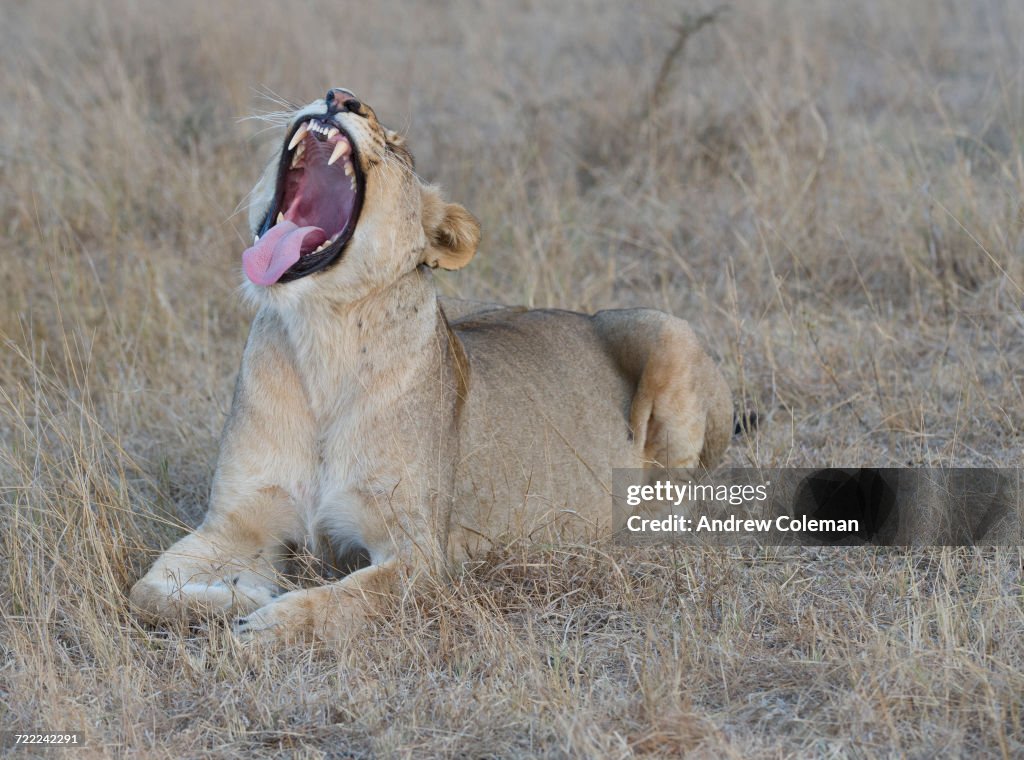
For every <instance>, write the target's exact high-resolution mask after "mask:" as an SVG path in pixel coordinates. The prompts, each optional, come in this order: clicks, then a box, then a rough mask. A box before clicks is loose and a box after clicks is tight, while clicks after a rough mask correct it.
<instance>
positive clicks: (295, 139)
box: [288, 121, 309, 150]
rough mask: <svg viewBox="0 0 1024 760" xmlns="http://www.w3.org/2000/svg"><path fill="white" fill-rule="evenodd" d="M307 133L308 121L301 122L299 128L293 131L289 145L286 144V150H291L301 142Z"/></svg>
mask: <svg viewBox="0 0 1024 760" xmlns="http://www.w3.org/2000/svg"><path fill="white" fill-rule="evenodd" d="M308 131H309V122H308V121H304V122H302V124H301V125H300V126H299V128H298V129H297V130H296V131H295V134H294V135H292V141H291V142H290V143H288V150H292V149H293V148H294V147H295V146H296V145H298V144H299V142H300V141H301V140H302V138H303V137H305V136H306V133H307V132H308Z"/></svg>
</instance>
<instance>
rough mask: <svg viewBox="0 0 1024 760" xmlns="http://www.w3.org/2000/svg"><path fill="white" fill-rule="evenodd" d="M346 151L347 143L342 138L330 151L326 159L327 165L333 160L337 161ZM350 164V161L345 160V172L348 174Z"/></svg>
mask: <svg viewBox="0 0 1024 760" xmlns="http://www.w3.org/2000/svg"><path fill="white" fill-rule="evenodd" d="M346 153H348V143H347V142H345V141H344V140H342V141H340V142H339V143H338V144H337V145H335V146H334V151H333V152H332V153H331V157H330V158H328V159H327V165H328V166H330V165H331V164H333V163H334V162H335V161H337V160H338V159H339V158H341V157H342V156H344V155H345V154H346ZM351 165H352V162H351V161H346V162H345V173H346V174H348V167H349V166H351Z"/></svg>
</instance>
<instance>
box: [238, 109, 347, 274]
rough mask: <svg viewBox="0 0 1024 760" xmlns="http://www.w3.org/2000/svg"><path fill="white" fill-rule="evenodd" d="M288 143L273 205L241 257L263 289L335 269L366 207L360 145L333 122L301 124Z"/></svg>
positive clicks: (327, 119)
mask: <svg viewBox="0 0 1024 760" xmlns="http://www.w3.org/2000/svg"><path fill="white" fill-rule="evenodd" d="M287 140H288V144H287V147H286V148H285V149H284V150H283V151H282V152H281V162H280V165H279V167H278V171H277V191H276V193H275V195H274V202H273V203H272V204H271V206H270V210H269V211H268V212H267V218H266V219H265V220H264V221H263V225H262V227H261V228H260V234H259V235H257V236H256V241H255V242H254V243H253V245H252V247H251V248H249V249H247V250H246V251H245V253H243V254H242V268H243V269H244V270H245V274H246V276H247V277H248V278H249V279H250V280H252V282H254V283H255V284H257V285H262V286H264V287H265V286H268V285H273V284H274V283H277V282H288V281H289V280H295V279H298V278H299V277H305V276H306V275H308V274H312V273H313V272H318V271H320V270H321V269H324V268H325V267H327V266H330V265H331V264H333V263H334V262H335V261H336V260H337V259H338V257H339V256H340V255H341V253H342V251H343V250H344V248H345V245H346V244H347V243H348V241H349V240H350V239H351V238H352V233H353V232H354V231H355V227H356V221H357V220H358V218H359V211H360V208H361V206H362V195H363V194H362V189H363V178H362V175H361V173H360V171H359V162H358V161H357V160H356V147H355V144H354V143H353V142H352V141H351V139H349V136H348V135H347V134H346V133H345V131H344V130H343V129H342V128H341V127H340V126H339V125H338V124H336V123H335V122H334V120H333V119H332V118H331V117H329V116H319V117H317V116H314V117H310V118H309V119H306V120H304V121H301V122H299V124H298V125H296V127H295V129H294V130H293V131H292V133H291V134H290V136H289V137H288V138H287Z"/></svg>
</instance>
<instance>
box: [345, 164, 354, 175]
mask: <svg viewBox="0 0 1024 760" xmlns="http://www.w3.org/2000/svg"><path fill="white" fill-rule="evenodd" d="M355 173H356V170H355V169H354V168H353V167H352V162H351V161H346V162H345V175H346V176H348V177H351V176H353V175H354V174H355Z"/></svg>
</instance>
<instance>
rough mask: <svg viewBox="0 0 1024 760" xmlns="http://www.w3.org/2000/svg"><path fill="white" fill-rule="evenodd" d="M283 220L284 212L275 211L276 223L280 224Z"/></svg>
mask: <svg viewBox="0 0 1024 760" xmlns="http://www.w3.org/2000/svg"><path fill="white" fill-rule="evenodd" d="M283 221H284V212H282V211H278V212H277V223H278V224H280V223H281V222H283Z"/></svg>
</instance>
